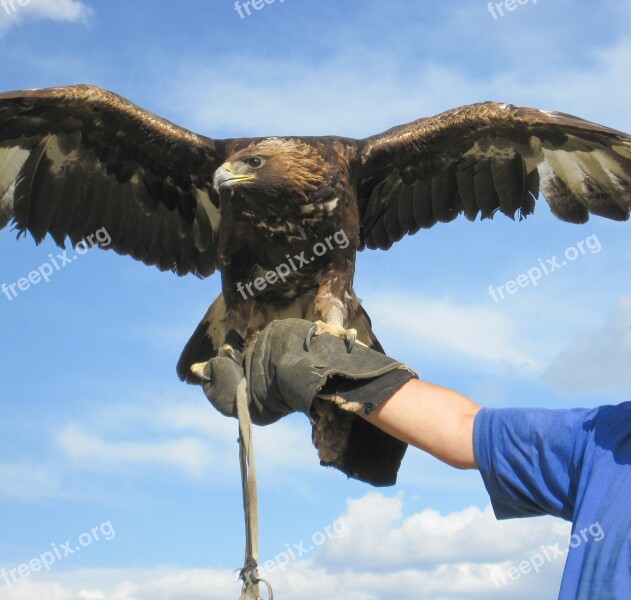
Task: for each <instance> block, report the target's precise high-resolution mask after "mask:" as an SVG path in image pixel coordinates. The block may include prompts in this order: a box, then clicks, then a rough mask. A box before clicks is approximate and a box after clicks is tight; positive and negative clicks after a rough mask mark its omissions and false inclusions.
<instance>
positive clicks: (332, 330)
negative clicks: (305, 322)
mask: <svg viewBox="0 0 631 600" xmlns="http://www.w3.org/2000/svg"><path fill="white" fill-rule="evenodd" d="M324 333H328V334H330V335H334V336H335V337H337V338H340V339H342V340H344V341H345V342H346V344H347V345H346V350H347V352H349V353H350V352H352V351H353V348H354V347H355V344H356V343H357V344H361V342H359V341H357V330H356V329H344V327H342V326H341V325H337V324H335V323H324V322H323V321H316V322H315V323H314V324H313V325H312V326H311V329H309V332H308V333H307V338H306V340H305V347H306V349H307V352H309V350H310V348H311V341H312V340H313V338H314V336H316V335H322V334H324Z"/></svg>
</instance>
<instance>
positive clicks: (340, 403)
mask: <svg viewBox="0 0 631 600" xmlns="http://www.w3.org/2000/svg"><path fill="white" fill-rule="evenodd" d="M311 326H312V323H311V322H309V321H303V320H300V319H283V320H280V321H273V322H272V323H270V324H269V325H268V326H267V327H266V328H265V329H264V330H263V331H262V332H261V333H260V334H258V336H257V337H256V339H255V340H254V341H253V342H252V343H250V344H249V346H248V348H247V349H246V353H245V377H246V378H247V383H248V401H249V409H250V415H251V418H252V422H253V423H256V424H257V425H268V424H270V423H274V422H275V421H278V420H279V419H281V418H282V417H284V416H286V415H288V414H290V413H293V412H303V413H305V414H306V415H307V416H308V417H309V419H310V420H311V424H312V428H313V434H312V439H313V443H314V445H315V446H316V448H317V449H318V453H319V456H320V461H321V464H323V465H325V466H333V467H336V468H337V469H339V470H341V471H342V472H344V473H345V474H346V475H348V476H349V477H352V478H355V479H359V480H361V481H365V482H367V483H370V484H372V485H375V486H385V485H393V484H394V483H395V482H396V475H397V472H398V470H399V467H400V464H401V460H402V459H403V455H404V454H405V450H406V448H407V446H406V444H404V443H403V442H401V441H399V440H396V439H395V438H393V437H391V436H390V435H388V434H386V433H385V432H383V431H381V430H380V429H378V428H376V427H375V426H374V425H372V424H371V423H369V422H368V421H366V420H365V419H363V418H362V417H360V416H359V413H361V412H363V413H364V414H370V412H372V411H373V410H374V409H375V408H377V407H378V406H379V405H380V404H381V403H382V402H383V401H384V400H387V399H388V398H389V397H390V396H392V395H393V394H394V393H395V392H396V391H397V390H398V389H399V388H401V387H402V386H403V385H404V384H405V383H407V382H408V381H409V380H410V379H413V378H417V375H416V373H414V371H412V370H411V369H410V368H409V367H407V366H405V365H403V364H401V363H399V362H397V361H395V360H393V359H391V358H389V357H388V356H386V355H384V354H381V353H380V352H376V351H375V350H371V349H369V348H367V347H365V346H363V345H359V344H358V345H357V346H356V347H355V348H354V349H353V352H352V353H350V354H349V353H348V351H347V347H346V343H345V341H344V340H341V339H339V338H337V337H335V336H332V335H329V334H323V335H320V336H317V337H315V338H313V340H312V342H311V345H310V348H309V350H307V349H306V347H305V339H306V335H307V333H308V331H309V329H310V328H311ZM193 372H194V373H195V374H196V375H197V377H198V378H200V379H201V380H202V381H203V383H202V385H203V388H204V392H205V394H206V396H207V397H208V399H209V400H210V402H211V403H212V404H213V405H214V406H215V408H217V410H219V411H220V412H221V413H222V414H224V415H227V416H233V417H236V414H237V411H236V401H235V399H236V389H237V386H238V384H239V382H240V381H241V380H242V379H243V377H244V373H243V369H242V367H241V366H240V365H238V364H237V363H235V362H234V361H233V360H232V359H230V358H227V357H217V358H213V359H212V360H210V361H209V362H208V363H206V364H200V365H195V366H194V367H193Z"/></svg>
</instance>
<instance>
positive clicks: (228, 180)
mask: <svg viewBox="0 0 631 600" xmlns="http://www.w3.org/2000/svg"><path fill="white" fill-rule="evenodd" d="M249 179H254V175H236V174H235V173H233V172H232V165H231V164H230V163H229V162H228V163H224V164H223V165H222V166H221V167H219V168H218V169H217V170H216V171H215V175H214V177H213V185H214V186H215V191H217V193H219V191H220V190H221V188H222V187H232V186H233V185H235V184H237V183H240V182H241V181H247V180H249Z"/></svg>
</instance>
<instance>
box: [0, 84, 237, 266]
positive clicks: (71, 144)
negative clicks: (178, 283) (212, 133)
mask: <svg viewBox="0 0 631 600" xmlns="http://www.w3.org/2000/svg"><path fill="white" fill-rule="evenodd" d="M229 141H230V140H211V139H210V138H206V137H203V136H199V135H196V134H194V133H192V132H190V131H187V130H185V129H182V128H180V127H178V126H176V125H174V124H172V123H170V122H168V121H165V120H163V119H160V118H159V117H157V116H155V115H153V114H151V113H149V112H147V111H144V110H142V109H141V108H139V107H137V106H136V105H134V104H132V103H131V102H129V101H127V100H125V99H124V98H121V97H120V96H117V95H115V94H112V93H110V92H107V91H105V90H102V89H99V88H96V87H91V86H68V87H63V88H50V89H43V90H29V91H20V92H10V93H6V94H0V229H1V228H3V227H5V226H6V225H7V224H8V222H9V221H10V220H11V219H13V221H14V224H15V227H16V229H17V230H18V232H19V234H24V233H26V232H29V233H30V234H31V235H32V236H33V237H34V239H35V241H36V242H37V243H40V242H41V241H42V240H43V239H44V238H45V237H46V235H47V234H50V235H51V236H52V237H53V239H54V240H55V242H56V243H57V244H58V245H60V246H64V244H65V242H66V239H67V238H69V239H70V241H71V243H72V244H73V245H76V244H77V243H79V242H80V241H82V240H83V239H85V238H86V237H88V236H89V235H91V234H94V233H95V232H96V231H98V230H100V229H102V228H105V229H106V230H107V232H108V234H109V236H110V237H111V239H112V243H111V245H110V247H111V248H112V249H114V250H115V251H116V252H118V253H120V254H131V256H133V257H134V258H136V259H138V260H142V261H143V262H145V263H146V264H150V265H155V266H157V267H158V268H160V269H162V270H166V269H172V270H174V271H176V272H177V273H178V274H181V275H184V274H186V273H195V274H197V275H199V276H207V275H209V274H211V273H212V272H213V271H214V270H215V268H216V251H215V240H216V236H217V232H218V227H219V211H218V208H217V206H218V202H217V201H216V198H214V193H215V192H214V190H213V187H212V176H213V173H214V171H215V170H216V169H217V167H219V166H220V164H221V163H222V162H223V161H224V160H225V159H226V156H225V154H226V145H227V143H228V142H229Z"/></svg>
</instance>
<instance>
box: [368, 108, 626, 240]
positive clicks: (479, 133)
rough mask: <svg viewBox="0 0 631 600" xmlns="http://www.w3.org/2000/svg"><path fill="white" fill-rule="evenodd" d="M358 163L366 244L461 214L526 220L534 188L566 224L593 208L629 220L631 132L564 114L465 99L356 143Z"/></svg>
mask: <svg viewBox="0 0 631 600" xmlns="http://www.w3.org/2000/svg"><path fill="white" fill-rule="evenodd" d="M359 163H360V164H359V168H358V177H359V184H358V205H359V213H360V222H361V230H362V242H363V245H364V246H366V247H369V248H383V249H387V248H389V247H390V246H391V245H392V243H394V242H395V241H397V240H398V239H400V238H401V237H402V236H403V235H405V234H409V233H415V232H416V231H418V230H419V229H421V228H427V227H431V226H432V225H433V224H435V223H436V222H449V221H452V220H453V219H455V218H456V217H457V216H458V215H459V214H463V213H464V215H465V216H466V217H467V218H468V219H470V220H475V219H476V218H477V217H478V216H480V217H481V218H482V219H487V218H492V217H493V216H494V215H495V213H496V212H498V211H501V212H502V213H504V214H505V215H507V216H509V217H510V218H513V219H514V218H516V217H517V216H519V218H520V219H523V218H525V217H527V216H528V215H530V214H532V213H533V211H534V207H535V201H536V199H537V197H538V196H539V193H540V192H541V193H542V194H543V196H544V197H545V199H546V200H547V202H548V204H549V205H550V207H551V209H552V212H553V213H554V214H555V215H556V216H557V217H559V218H560V219H563V220H565V221H569V222H573V223H584V222H586V221H587V220H588V219H589V216H590V214H593V215H599V216H603V217H607V218H609V219H615V220H619V221H626V220H628V219H629V215H630V212H631V136H629V135H627V134H625V133H622V132H620V131H615V130H613V129H608V128H606V127H603V126H601V125H597V124H595V123H590V122H588V121H584V120H582V119H579V118H578V117H573V116H571V115H567V114H564V113H556V112H549V111H542V110H536V109H531V108H520V107H516V106H513V105H510V104H500V103H496V102H487V103H483V104H474V105H471V106H464V107H461V108H457V109H455V110H452V111H448V112H446V113H442V114H440V115H437V116H435V117H430V118H425V119H419V120H418V121H415V122H413V123H410V124H408V125H401V126H399V127H395V128H393V129H391V130H389V131H386V132H385V133H383V134H380V135H377V136H373V137H370V138H367V139H365V140H362V141H361V143H360V151H359ZM397 184H398V185H397ZM395 192H396V193H395ZM410 198H412V203H413V206H412V210H410V207H409V202H410ZM391 205H394V207H393V208H391ZM393 215H397V220H396V222H395V220H394V219H393ZM412 215H413V217H414V218H412Z"/></svg>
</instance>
